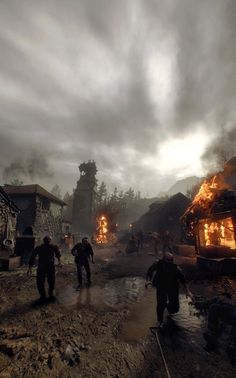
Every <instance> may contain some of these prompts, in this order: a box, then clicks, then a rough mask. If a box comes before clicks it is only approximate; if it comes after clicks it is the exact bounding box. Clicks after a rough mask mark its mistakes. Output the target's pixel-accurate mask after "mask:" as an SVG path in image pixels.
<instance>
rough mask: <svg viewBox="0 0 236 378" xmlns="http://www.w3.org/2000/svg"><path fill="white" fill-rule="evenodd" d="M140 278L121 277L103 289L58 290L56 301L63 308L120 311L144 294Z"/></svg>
mask: <svg viewBox="0 0 236 378" xmlns="http://www.w3.org/2000/svg"><path fill="white" fill-rule="evenodd" d="M145 291H146V289H145V287H144V280H143V279H142V278H140V277H123V278H119V279H114V280H111V281H109V282H108V283H107V284H106V285H105V286H104V287H101V286H96V285H95V286H91V287H88V288H86V287H84V288H82V289H81V290H80V291H76V289H75V288H74V287H73V286H67V287H66V288H64V289H63V290H60V292H59V294H58V296H57V299H58V302H59V303H60V304H62V305H64V306H75V305H76V306H78V307H79V306H91V307H98V306H100V307H109V308H113V309H121V308H125V307H127V306H130V305H131V304H134V303H136V302H137V301H139V300H140V299H141V298H142V297H143V296H144V293H145Z"/></svg>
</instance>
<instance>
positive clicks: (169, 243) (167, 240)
mask: <svg viewBox="0 0 236 378" xmlns="http://www.w3.org/2000/svg"><path fill="white" fill-rule="evenodd" d="M173 241H174V240H173V238H172V236H171V235H170V232H169V231H165V232H164V235H163V236H162V252H163V253H165V252H166V251H167V252H170V253H172V252H173Z"/></svg>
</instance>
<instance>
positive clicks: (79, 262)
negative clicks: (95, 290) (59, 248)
mask: <svg viewBox="0 0 236 378" xmlns="http://www.w3.org/2000/svg"><path fill="white" fill-rule="evenodd" d="M71 253H72V255H73V256H74V257H75V263H76V266H77V275H78V286H77V290H80V288H81V286H82V283H83V277H82V269H83V267H84V269H85V271H86V275H87V284H88V285H91V283H92V282H91V271H90V265H89V261H90V259H91V260H92V263H93V264H94V258H93V256H94V254H93V248H92V246H91V244H90V243H89V241H88V238H87V237H84V238H83V239H82V242H81V243H77V244H76V245H75V246H74V247H73V248H72V250H71Z"/></svg>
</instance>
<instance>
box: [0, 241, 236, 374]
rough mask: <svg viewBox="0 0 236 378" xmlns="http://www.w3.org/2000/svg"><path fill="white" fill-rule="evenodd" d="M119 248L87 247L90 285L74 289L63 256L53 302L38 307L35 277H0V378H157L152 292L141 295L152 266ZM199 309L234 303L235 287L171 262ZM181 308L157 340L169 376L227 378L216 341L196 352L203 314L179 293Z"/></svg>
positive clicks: (22, 271) (146, 254)
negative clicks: (221, 301) (212, 349)
mask: <svg viewBox="0 0 236 378" xmlns="http://www.w3.org/2000/svg"><path fill="white" fill-rule="evenodd" d="M123 250H124V247H122V246H120V247H119V248H118V247H117V248H112V249H108V248H107V249H101V248H100V249H98V248H97V249H95V265H93V266H92V286H91V287H90V288H83V289H82V290H81V291H80V292H77V291H76V290H75V287H76V284H77V282H76V275H75V265H74V263H73V258H72V256H71V255H70V253H69V252H65V253H64V254H63V256H62V262H63V267H62V268H57V275H56V281H57V282H56V288H57V300H56V302H55V303H48V304H47V305H44V306H41V307H34V306H32V303H33V301H34V300H35V299H36V298H37V291H36V287H35V271H34V272H33V275H32V276H31V277H27V276H26V271H27V267H25V268H19V269H17V270H16V271H13V272H1V273H0V291H1V293H0V295H1V305H0V310H1V320H0V322H1V324H0V377H5V378H7V377H9V378H10V377H12V378H13V377H14V378H15V377H40V378H42V377H61V378H66V377H68V378H69V377H160V378H164V377H165V376H166V372H165V370H164V366H163V361H162V359H161V355H160V351H159V348H158V346H157V344H156V340H155V338H154V337H153V335H151V333H150V330H149V327H150V326H153V325H155V322H156V313H155V306H156V304H155V290H154V289H153V288H149V289H145V287H144V283H145V274H146V270H147V268H148V267H149V266H150V265H151V263H152V262H153V261H154V259H155V257H154V256H153V255H152V251H151V249H150V247H148V246H146V248H145V249H144V250H143V251H142V252H141V254H140V256H125V255H124V253H123ZM176 261H177V262H178V263H179V264H180V265H181V266H182V269H183V271H184V273H185V274H186V276H187V278H188V280H189V282H190V288H191V290H192V292H193V293H194V294H195V295H196V296H197V298H201V300H202V307H203V308H204V306H206V304H207V301H209V300H210V299H212V298H213V297H215V296H217V295H221V297H222V298H225V300H229V299H228V298H229V297H231V298H232V300H235V293H236V290H235V288H236V281H235V280H232V279H230V278H227V277H222V278H218V279H217V280H214V279H212V280H211V281H209V280H207V279H205V278H204V276H203V275H202V274H200V272H199V270H198V269H197V267H196V265H195V263H196V261H195V257H180V256H177V257H176ZM180 302H181V310H180V313H179V314H178V315H175V316H174V317H173V318H172V319H168V318H166V328H165V329H164V331H163V333H162V334H161V335H160V341H161V345H162V348H163V352H164V355H165V358H166V361H167V364H168V367H169V370H170V373H171V377H175V378H177V377H186V378H187V377H188V378H190V377H191V378H203V377H204V378H205V377H208V378H213V377H218V378H219V377H226V378H230V377H235V369H233V367H232V366H231V365H230V362H229V358H228V356H227V355H226V352H225V349H226V346H227V345H226V344H227V340H228V335H227V334H226V335H224V337H223V339H222V348H221V350H220V353H219V354H215V353H212V354H209V353H207V352H206V351H205V350H204V345H205V343H204V339H203V337H202V332H203V330H204V329H205V320H206V317H205V316H204V315H200V312H199V310H196V309H195V308H194V307H193V306H191V305H189V303H188V300H187V299H186V298H185V295H184V294H181V299H180Z"/></svg>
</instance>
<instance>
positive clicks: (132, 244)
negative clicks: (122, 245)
mask: <svg viewBox="0 0 236 378" xmlns="http://www.w3.org/2000/svg"><path fill="white" fill-rule="evenodd" d="M125 252H126V253H127V254H130V253H134V252H137V253H138V246H137V244H136V241H135V237H134V235H132V236H131V238H130V239H129V241H128V244H127V246H126V250H125Z"/></svg>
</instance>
